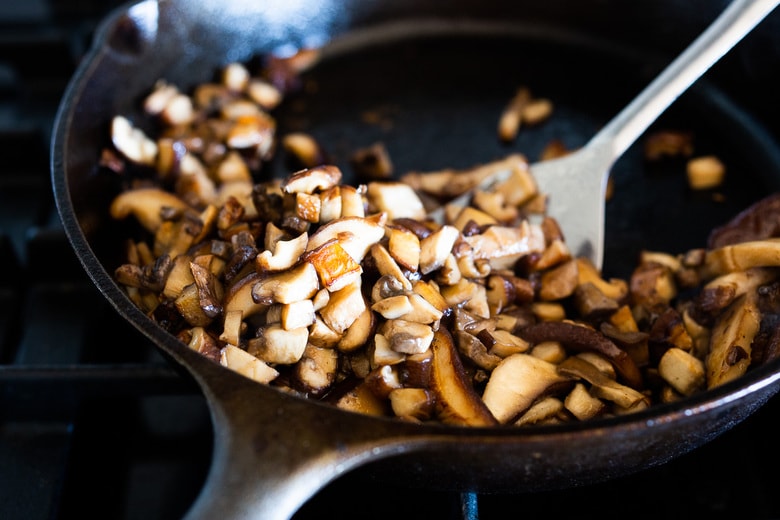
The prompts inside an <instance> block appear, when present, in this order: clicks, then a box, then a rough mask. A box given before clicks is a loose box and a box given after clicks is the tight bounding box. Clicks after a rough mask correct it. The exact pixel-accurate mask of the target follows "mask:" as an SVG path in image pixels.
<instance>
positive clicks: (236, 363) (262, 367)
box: [219, 345, 279, 383]
mask: <svg viewBox="0 0 780 520" xmlns="http://www.w3.org/2000/svg"><path fill="white" fill-rule="evenodd" d="M219 362H220V364H222V366H225V367H227V368H229V369H231V370H233V371H235V372H238V373H239V374H241V375H242V376H245V377H248V378H249V379H253V380H255V381H257V382H259V383H270V382H271V381H273V380H274V379H276V378H277V377H278V376H279V372H277V371H276V369H274V368H272V367H270V366H268V365H267V364H266V363H264V362H263V361H261V360H260V359H258V358H256V357H255V356H253V355H252V354H250V353H248V352H246V351H245V350H242V349H240V348H238V347H236V346H234V345H226V346H225V347H224V348H223V349H222V354H221V356H220V360H219Z"/></svg>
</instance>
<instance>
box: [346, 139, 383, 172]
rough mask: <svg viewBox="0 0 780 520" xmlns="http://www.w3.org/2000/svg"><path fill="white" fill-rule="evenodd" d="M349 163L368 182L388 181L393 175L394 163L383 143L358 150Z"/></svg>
mask: <svg viewBox="0 0 780 520" xmlns="http://www.w3.org/2000/svg"><path fill="white" fill-rule="evenodd" d="M349 163H350V165H351V166H352V169H353V170H354V171H355V173H356V174H357V175H358V176H359V177H361V178H364V179H367V180H386V179H389V178H390V177H391V176H392V175H393V161H392V160H391V159H390V154H389V153H388V152H387V148H385V145H384V144H383V143H381V142H378V143H374V144H372V145H370V146H367V147H365V148H358V149H357V150H355V151H354V152H353V153H352V155H351V156H350V158H349Z"/></svg>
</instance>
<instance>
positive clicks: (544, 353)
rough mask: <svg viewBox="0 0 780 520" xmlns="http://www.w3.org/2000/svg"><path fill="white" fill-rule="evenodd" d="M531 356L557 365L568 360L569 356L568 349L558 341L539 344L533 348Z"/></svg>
mask: <svg viewBox="0 0 780 520" xmlns="http://www.w3.org/2000/svg"><path fill="white" fill-rule="evenodd" d="M529 354H530V355H531V356H534V357H537V358H539V359H543V360H545V361H547V362H548V363H553V364H556V365H557V364H558V363H560V362H561V361H563V360H564V359H566V356H567V354H566V349H565V348H564V347H563V345H562V344H561V343H560V342H558V341H543V342H541V343H537V344H536V345H534V346H533V348H531V351H530V352H529Z"/></svg>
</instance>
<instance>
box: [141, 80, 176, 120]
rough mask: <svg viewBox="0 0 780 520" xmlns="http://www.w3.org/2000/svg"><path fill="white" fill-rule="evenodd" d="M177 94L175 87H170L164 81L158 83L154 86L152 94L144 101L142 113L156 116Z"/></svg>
mask: <svg viewBox="0 0 780 520" xmlns="http://www.w3.org/2000/svg"><path fill="white" fill-rule="evenodd" d="M177 94H179V89H178V88H177V87H176V85H171V84H169V83H166V82H165V81H162V80H161V81H158V82H157V83H155V85H154V89H153V90H152V93H151V94H149V95H148V96H146V99H144V112H146V113H147V114H151V115H153V116H156V115H157V114H159V113H160V112H162V111H163V110H164V109H165V107H166V105H168V103H169V102H170V101H171V100H172V99H173V98H174V96H176V95H177Z"/></svg>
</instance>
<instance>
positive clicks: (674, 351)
mask: <svg viewBox="0 0 780 520" xmlns="http://www.w3.org/2000/svg"><path fill="white" fill-rule="evenodd" d="M658 375H660V376H661V377H662V378H663V379H664V381H666V382H667V383H669V384H670V385H671V386H672V388H674V389H675V390H676V391H678V392H679V393H681V394H682V395H691V394H693V393H694V392H696V391H698V390H701V389H702V388H704V386H705V379H706V376H705V372H704V363H702V361H701V360H700V359H698V358H697V357H695V356H693V355H691V354H689V353H687V352H685V351H684V350H682V349H679V348H676V347H672V348H670V349H668V350H667V351H666V352H665V353H664V355H663V356H662V357H661V360H660V361H659V362H658Z"/></svg>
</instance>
